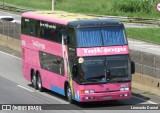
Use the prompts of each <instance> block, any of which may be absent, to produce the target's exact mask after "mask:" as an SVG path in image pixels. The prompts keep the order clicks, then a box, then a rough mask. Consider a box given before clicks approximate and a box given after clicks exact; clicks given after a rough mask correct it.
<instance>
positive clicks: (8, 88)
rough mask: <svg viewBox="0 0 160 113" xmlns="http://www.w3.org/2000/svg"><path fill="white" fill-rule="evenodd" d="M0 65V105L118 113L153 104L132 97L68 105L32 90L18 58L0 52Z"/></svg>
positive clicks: (55, 95) (49, 93)
mask: <svg viewBox="0 0 160 113" xmlns="http://www.w3.org/2000/svg"><path fill="white" fill-rule="evenodd" d="M0 64H1V65H0V104H51V105H52V106H53V105H54V106H56V107H53V109H58V111H57V112H60V110H65V113H66V112H70V110H76V111H74V112H76V113H79V112H85V113H86V112H91V111H90V110H92V112H97V111H99V110H101V112H103V111H102V110H108V109H109V110H116V111H115V112H117V110H118V112H119V110H124V109H130V106H129V105H138V104H141V105H145V104H153V102H150V101H147V100H146V101H145V100H143V99H140V98H137V97H134V96H133V98H132V99H130V100H121V101H106V102H100V103H87V104H84V105H81V104H78V103H75V104H74V105H70V104H69V103H68V102H67V101H66V100H65V98H64V97H63V96H60V95H58V94H56V93H54V92H51V91H48V90H46V92H43V93H41V92H38V91H36V90H34V89H33V88H32V87H31V85H30V83H29V82H27V81H26V80H25V79H24V78H23V76H22V68H21V59H20V58H18V57H15V56H12V55H9V54H7V53H4V52H0ZM57 104H58V106H57ZM49 106H50V105H49ZM50 109H51V108H50ZM59 109H60V110H59ZM115 112H113V113H115ZM125 112H126V113H129V112H130V111H124V112H123V113H125ZM145 112H147V110H145ZM150 112H152V111H150ZM155 112H157V111H155ZM155 112H154V113H155ZM157 113H158V112H157Z"/></svg>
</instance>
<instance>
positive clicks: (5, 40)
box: [0, 34, 21, 52]
mask: <svg viewBox="0 0 160 113" xmlns="http://www.w3.org/2000/svg"><path fill="white" fill-rule="evenodd" d="M0 45H2V46H5V47H7V48H9V49H13V50H16V51H19V52H21V44H20V40H18V39H14V38H11V37H8V36H5V35H2V34H0Z"/></svg>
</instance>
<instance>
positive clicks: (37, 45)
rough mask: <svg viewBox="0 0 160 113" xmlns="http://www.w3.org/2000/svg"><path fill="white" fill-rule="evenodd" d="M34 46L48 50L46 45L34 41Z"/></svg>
mask: <svg viewBox="0 0 160 113" xmlns="http://www.w3.org/2000/svg"><path fill="white" fill-rule="evenodd" d="M32 44H33V46H35V47H38V48H39V49H45V48H46V47H45V45H44V44H41V43H39V42H38V41H34V40H32Z"/></svg>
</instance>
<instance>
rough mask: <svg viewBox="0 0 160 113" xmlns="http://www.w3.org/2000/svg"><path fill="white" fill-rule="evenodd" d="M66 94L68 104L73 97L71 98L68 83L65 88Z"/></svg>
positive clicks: (71, 101) (71, 102)
mask: <svg viewBox="0 0 160 113" xmlns="http://www.w3.org/2000/svg"><path fill="white" fill-rule="evenodd" d="M66 96H67V100H68V102H69V103H70V104H73V99H72V91H71V87H70V86H69V85H68V86H67V89H66Z"/></svg>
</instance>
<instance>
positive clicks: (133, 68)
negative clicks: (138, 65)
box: [131, 61, 135, 74]
mask: <svg viewBox="0 0 160 113" xmlns="http://www.w3.org/2000/svg"><path fill="white" fill-rule="evenodd" d="M134 73H135V63H134V62H133V61H131V74H134Z"/></svg>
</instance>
